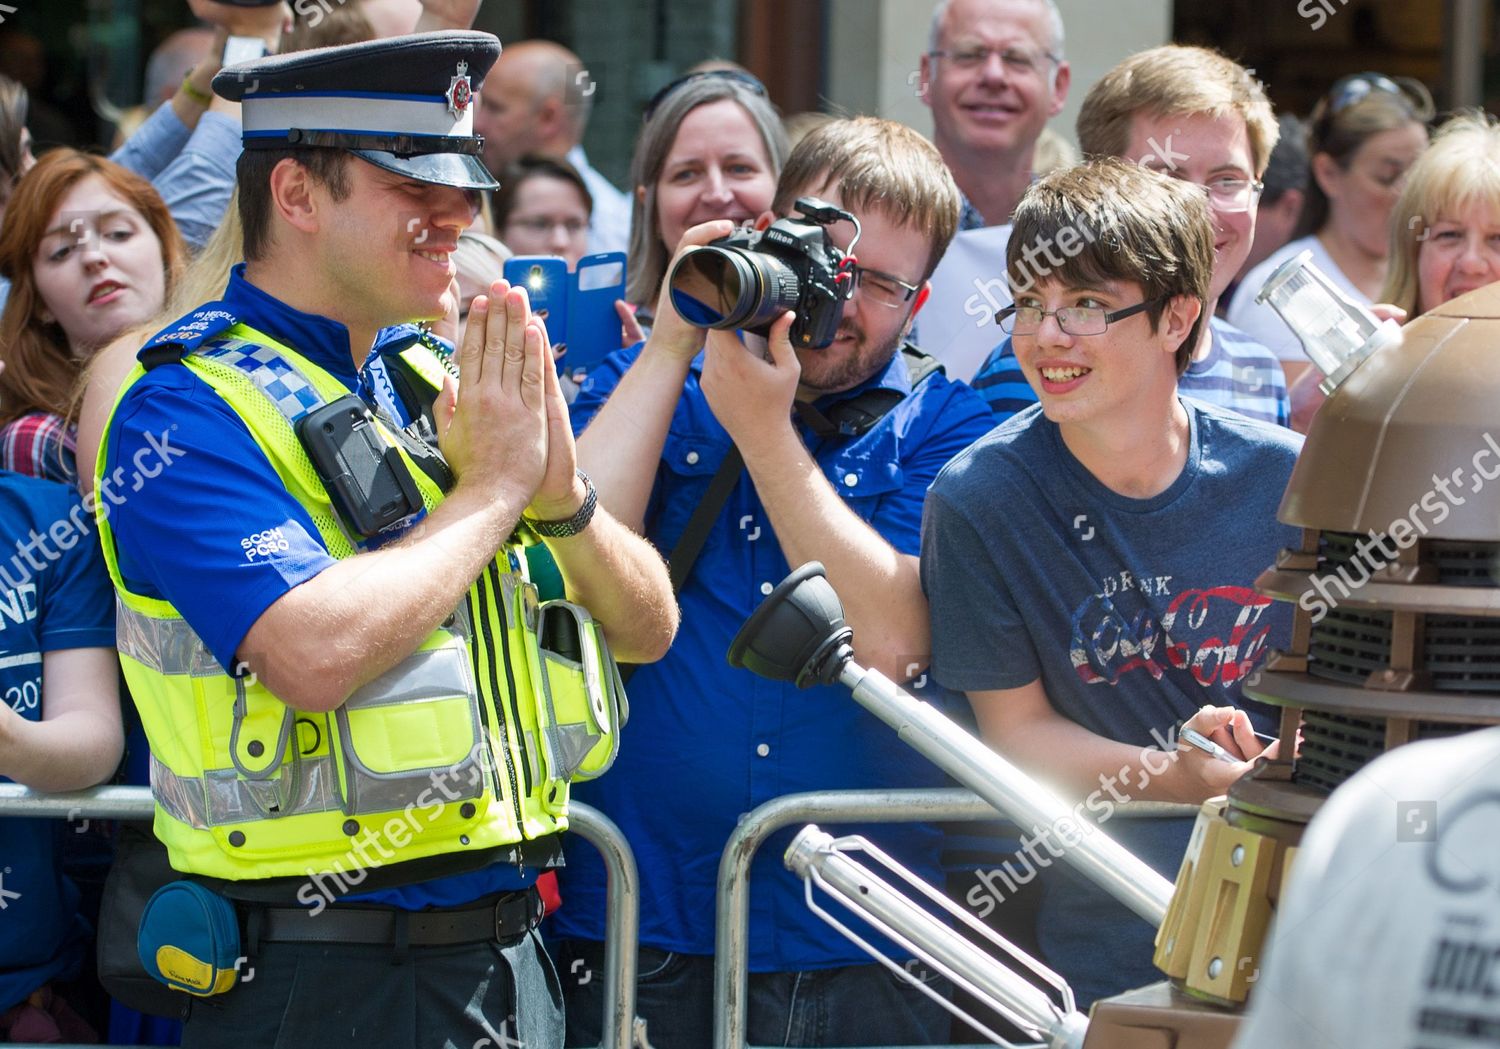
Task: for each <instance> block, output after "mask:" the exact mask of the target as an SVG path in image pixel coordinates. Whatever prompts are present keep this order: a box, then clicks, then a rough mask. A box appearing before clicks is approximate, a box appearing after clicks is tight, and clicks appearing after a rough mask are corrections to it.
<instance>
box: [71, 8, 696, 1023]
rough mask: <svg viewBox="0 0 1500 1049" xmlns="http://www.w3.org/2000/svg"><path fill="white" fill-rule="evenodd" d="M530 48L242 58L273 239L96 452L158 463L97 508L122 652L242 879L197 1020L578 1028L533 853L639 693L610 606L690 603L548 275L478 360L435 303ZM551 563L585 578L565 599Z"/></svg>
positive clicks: (152, 718) (431, 40)
mask: <svg viewBox="0 0 1500 1049" xmlns="http://www.w3.org/2000/svg"><path fill="white" fill-rule="evenodd" d="M499 50H500V47H499V42H498V41H497V40H496V39H495V38H494V37H493V36H491V35H489V34H485V33H471V32H451V33H434V34H423V35H417V36H408V37H401V38H395V39H391V40H383V41H377V42H372V43H368V44H357V45H352V46H349V47H340V48H328V49H323V50H318V51H308V52H301V53H298V54H293V55H285V56H280V57H274V58H267V59H262V60H258V61H256V62H253V63H246V64H243V65H240V66H237V67H232V68H229V69H226V70H224V71H222V72H221V73H220V74H219V75H218V77H216V78H215V81H214V89H215V91H217V92H218V93H219V94H221V95H222V96H224V97H227V98H230V99H234V100H238V101H241V102H242V103H243V116H244V143H245V147H246V148H245V153H244V155H243V157H242V158H241V161H240V164H239V168H238V182H239V190H240V214H241V218H242V220H243V223H244V228H245V244H244V247H245V259H246V261H245V263H244V264H242V265H240V266H237V267H236V268H235V269H234V271H233V273H232V275H231V277H230V281H229V285H228V287H227V288H226V289H225V291H224V294H223V296H222V299H221V300H220V301H218V302H214V303H209V304H207V305H205V306H204V307H202V308H200V309H198V310H196V311H194V312H193V313H192V314H190V315H189V316H187V317H185V318H183V319H182V320H180V321H178V322H177V323H175V324H173V325H172V326H170V327H169V328H167V329H166V330H164V331H163V332H161V333H160V334H158V335H157V336H156V337H154V338H153V339H152V340H151V341H150V342H149V343H148V344H147V345H146V346H145V347H144V348H143V349H142V351H141V353H140V357H139V359H140V364H141V366H140V367H139V368H137V370H136V371H135V372H134V373H133V374H132V376H131V378H130V380H128V381H127V383H126V385H125V387H124V389H123V392H122V393H121V395H120V398H119V400H118V401H117V402H116V405H115V409H114V412H113V415H112V417H111V420H110V423H109V426H108V429H107V431H106V436H105V444H104V447H103V448H102V450H101V454H100V459H99V464H98V474H97V480H98V483H99V485H101V486H102V485H103V484H104V483H105V481H106V479H108V478H114V477H116V476H117V475H119V476H122V477H123V476H130V475H131V471H130V469H129V467H130V464H131V463H133V462H140V461H142V460H143V459H149V460H150V461H151V462H153V463H160V465H159V467H158V468H157V471H156V473H155V474H153V475H149V476H146V475H143V474H138V476H140V480H139V483H137V484H134V485H130V486H122V485H120V484H118V483H115V484H114V486H113V489H112V490H115V491H117V492H118V493H119V496H118V498H119V501H118V504H117V505H114V504H113V500H112V501H111V502H109V503H106V502H105V501H104V500H101V501H100V505H101V508H102V509H101V511H100V515H101V518H102V522H101V524H102V527H101V532H102V537H103V541H104V547H105V551H106V560H107V561H108V562H109V565H110V571H111V574H112V576H113V578H114V582H115V585H116V589H117V593H118V597H119V622H120V630H121V635H120V640H119V647H120V651H121V662H122V664H123V666H124V669H125V672H126V676H127V678H128V679H129V682H130V685H131V688H132V691H133V693H134V696H135V698H136V701H137V703H138V705H139V706H140V708H141V714H142V720H143V722H144V723H145V726H146V730H147V734H148V736H149V738H150V742H151V751H152V759H153V769H152V786H153V792H154V796H155V798H156V803H157V808H156V820H155V827H156V832H157V835H158V836H159V837H160V838H161V839H162V840H163V841H164V842H165V843H166V845H167V847H168V851H169V853H170V856H171V859H172V863H173V866H174V867H176V868H177V869H178V870H179V871H183V872H186V873H189V874H192V875H194V876H196V877H197V878H198V879H199V880H201V881H203V882H205V883H206V884H208V885H210V886H212V887H213V888H215V889H216V890H217V891H219V892H220V893H221V894H222V895H225V896H228V897H231V898H234V899H235V900H236V909H237V911H238V915H239V923H240V926H241V929H240V931H241V934H242V936H243V938H244V944H243V947H242V951H243V953H244V954H245V955H246V956H248V958H249V964H250V965H251V966H253V968H254V975H253V979H249V978H246V977H244V976H242V978H241V980H240V981H239V984H238V985H237V986H235V987H234V988H233V989H232V990H230V991H228V992H227V993H225V994H221V995H217V996H212V997H205V998H203V999H201V1001H195V1003H194V1005H193V1007H192V1010H191V1014H190V1016H189V1017H188V1021H187V1028H186V1033H185V1037H184V1044H185V1045H188V1046H219V1045H225V1046H227V1045H230V1044H233V1045H235V1046H243V1045H268V1046H269V1045H273V1044H274V1045H320V1046H322V1045H350V1046H353V1045H359V1046H362V1047H370V1046H387V1045H388V1046H393V1047H394V1046H400V1047H403V1049H405V1047H409V1046H412V1045H416V1044H421V1045H431V1046H434V1047H436V1046H441V1045H457V1046H469V1045H473V1044H476V1042H479V1041H480V1040H481V1039H483V1038H489V1039H490V1040H491V1042H492V1043H493V1044H514V1043H518V1042H524V1044H526V1045H527V1046H560V1045H561V1044H562V1034H561V1016H560V1009H561V1004H560V998H559V994H558V985H557V981H556V978H555V975H554V974H553V973H552V972H551V970H550V963H549V962H548V961H547V959H546V956H545V954H544V953H543V951H542V948H541V945H540V943H539V941H538V939H537V936H536V934H535V932H534V931H533V930H534V928H535V925H536V923H537V921H538V920H539V917H540V906H539V903H538V898H537V895H536V892H535V889H534V887H533V886H532V882H533V880H534V878H535V876H536V873H537V871H538V870H540V869H546V868H547V867H549V866H551V865H553V864H554V863H555V861H556V858H557V856H558V854H559V849H558V847H557V839H558V832H559V831H561V830H563V829H565V827H566V813H567V782H568V779H569V778H570V777H571V776H572V774H573V773H574V771H575V770H576V769H577V767H578V766H579V765H580V764H583V763H585V762H586V761H587V760H589V759H590V758H591V757H593V755H594V751H591V750H590V747H591V746H593V745H594V744H595V743H596V741H599V740H601V739H602V738H603V736H604V735H605V734H607V732H608V730H609V729H611V728H612V727H614V726H613V725H612V724H610V723H609V722H610V720H611V719H610V718H608V717H605V716H602V715H596V714H589V715H588V716H587V717H584V716H583V715H580V714H579V713H578V712H579V711H580V710H582V709H585V708H590V707H591V709H593V710H595V711H599V710H603V711H605V712H606V713H608V712H609V711H610V710H612V709H613V701H614V700H615V699H617V698H618V697H617V696H616V695H615V693H614V690H613V686H612V682H611V681H610V680H608V679H609V678H610V677H611V675H609V674H608V668H609V667H610V665H611V662H610V659H609V657H608V652H607V650H606V649H605V648H604V647H603V646H602V642H600V641H599V631H598V630H597V629H596V628H597V627H602V632H603V633H604V634H607V636H608V641H609V644H610V645H611V646H613V649H614V652H615V653H616V654H618V655H619V656H620V657H621V658H625V659H630V660H651V659H654V658H657V657H658V656H660V655H661V653H662V652H663V651H664V650H665V649H666V647H667V646H668V645H669V643H670V641H671V637H672V634H673V632H674V630H675V628H676V611H675V606H674V604H673V601H672V598H671V592H670V586H669V584H668V581H667V578H666V573H665V571H664V568H663V566H662V563H661V560H660V558H659V557H658V556H657V555H656V554H655V553H654V552H653V551H652V550H651V548H650V547H649V546H647V545H646V543H645V542H644V541H643V540H641V539H640V538H638V537H637V536H635V535H634V534H632V533H631V532H630V531H628V530H627V529H626V528H624V527H623V526H621V525H620V524H619V523H617V522H616V521H615V520H614V519H612V518H611V517H610V515H609V514H608V513H607V512H605V511H604V510H603V509H602V508H599V507H598V505H597V503H596V499H595V495H594V489H593V485H592V482H591V481H590V480H589V479H588V478H587V477H586V476H584V475H583V474H582V473H580V472H579V471H578V470H577V466H576V462H575V453H574V447H573V439H572V436H571V432H570V428H569V423H568V413H567V407H566V405H565V403H564V401H563V399H562V396H561V393H560V391H559V389H558V384H557V378H556V371H555V368H554V365H553V361H552V356H551V352H550V349H549V347H548V345H547V341H546V336H545V330H544V328H543V326H542V324H541V323H540V322H539V321H537V320H536V319H535V318H534V317H533V316H532V315H531V313H530V310H529V308H528V304H527V300H526V295H525V293H524V291H523V290H522V289H519V288H516V289H512V288H509V287H508V286H507V285H506V284H505V283H504V282H501V281H497V282H496V283H495V284H494V285H493V286H492V288H491V289H490V294H489V295H488V296H487V297H481V298H479V299H477V300H476V301H475V302H474V304H473V306H472V308H471V312H470V318H469V323H468V327H467V329H466V330H465V332H464V335H463V338H462V343H461V346H460V347H459V349H458V350H457V352H456V355H455V356H456V360H449V359H448V355H449V354H450V353H452V347H450V346H447V345H446V344H442V343H439V342H437V341H436V340H433V339H431V338H430V337H427V336H424V335H422V334H421V332H420V330H419V329H418V328H417V327H416V326H415V325H414V324H413V323H411V322H418V321H423V320H430V319H433V318H437V317H441V316H443V315H444V314H445V313H446V312H447V311H448V309H449V307H450V306H451V302H450V300H449V296H450V291H449V288H450V284H451V281H452V277H453V272H454V267H453V262H452V259H451V255H452V252H453V250H454V248H455V246H456V244H457V240H458V235H459V232H460V231H461V230H462V229H463V228H464V227H465V226H467V225H468V223H469V221H470V209H469V202H468V199H467V197H466V194H467V192H468V191H471V190H476V189H484V188H490V187H493V186H494V180H493V179H492V178H491V177H490V176H489V174H488V172H486V171H485V169H484V167H483V165H482V164H481V163H480V161H479V159H478V153H479V151H480V148H481V144H482V141H481V139H479V138H478V137H477V136H475V135H474V133H473V100H474V94H475V92H476V91H477V89H478V86H479V82H480V81H481V80H482V78H483V77H484V75H485V73H486V71H487V70H488V69H489V68H490V66H491V65H492V64H493V62H494V61H495V58H496V56H497V55H498V54H499ZM455 365H456V372H457V374H458V375H459V376H461V378H462V384H461V385H460V384H458V383H456V382H455V381H454V379H453V377H452V375H451V374H449V372H450V371H452V370H454V366H455ZM153 450H154V451H153ZM523 535H526V536H531V537H533V538H534V537H536V536H539V537H540V538H541V542H535V541H533V542H531V544H530V545H526V544H525V543H522V542H519V541H518V538H519V537H520V536H523ZM553 562H555V565H556V568H557V570H559V571H560V574H561V577H562V580H563V582H564V584H565V586H566V591H567V595H568V597H569V598H570V599H571V601H572V602H574V604H567V605H543V606H541V607H540V608H539V607H538V605H537V601H536V592H535V590H534V588H532V587H531V586H530V584H529V583H528V582H527V577H528V572H529V566H541V565H549V564H551V563H553ZM579 606H582V607H583V608H587V609H589V610H590V611H591V612H592V617H590V615H589V614H588V613H585V612H583V611H582V610H581V608H580V607H579ZM555 613H560V614H562V616H563V618H564V619H566V620H567V625H566V628H564V627H561V626H558V623H559V620H558V615H557V614H555ZM554 650H555V651H554ZM579 666H588V667H590V668H592V669H593V670H595V671H597V670H598V669H599V668H604V673H603V674H602V675H601V674H600V673H597V672H596V673H592V674H590V675H589V676H588V680H585V675H583V674H582V673H581V672H575V671H576V668H578V667H579ZM601 676H602V677H603V678H604V679H605V680H603V681H601V680H600V679H601ZM600 690H603V694H601V693H600ZM570 711H571V712H572V713H569V712H570ZM598 746H605V743H603V742H599V743H598ZM585 752H587V753H585ZM504 1039H509V1041H505V1040H504Z"/></svg>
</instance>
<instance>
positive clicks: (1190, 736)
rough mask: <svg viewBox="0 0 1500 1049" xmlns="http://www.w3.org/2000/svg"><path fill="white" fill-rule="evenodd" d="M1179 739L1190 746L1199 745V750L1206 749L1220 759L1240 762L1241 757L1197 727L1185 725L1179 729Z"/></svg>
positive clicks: (1233, 762) (1206, 751)
mask: <svg viewBox="0 0 1500 1049" xmlns="http://www.w3.org/2000/svg"><path fill="white" fill-rule="evenodd" d="M1177 739H1178V740H1179V741H1180V742H1181V743H1186V744H1188V745H1189V746H1192V747H1197V748H1198V749H1199V750H1201V751H1204V752H1205V753H1207V754H1211V755H1212V756H1213V757H1214V758H1216V759H1217V760H1219V761H1227V762H1229V763H1230V764H1238V763H1239V761H1240V759H1239V758H1237V757H1235V756H1234V755H1233V754H1231V753H1229V751H1227V750H1225V749H1224V748H1223V747H1221V746H1219V745H1218V744H1217V743H1215V742H1214V741H1213V740H1211V739H1209V738H1208V737H1207V736H1205V735H1204V734H1203V733H1201V732H1199V731H1197V730H1196V729H1190V728H1187V727H1186V726H1184V727H1183V728H1181V729H1179V730H1178V731H1177Z"/></svg>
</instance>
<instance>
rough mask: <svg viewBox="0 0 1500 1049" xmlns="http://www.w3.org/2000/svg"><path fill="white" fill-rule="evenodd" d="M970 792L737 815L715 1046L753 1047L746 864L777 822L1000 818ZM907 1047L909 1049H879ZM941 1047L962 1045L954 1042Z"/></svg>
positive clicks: (726, 883) (719, 941)
mask: <svg viewBox="0 0 1500 1049" xmlns="http://www.w3.org/2000/svg"><path fill="white" fill-rule="evenodd" d="M1197 811H1198V807H1197V806H1196V805H1174V804H1170V803H1165V802H1149V801H1148V802H1142V801H1133V802H1130V803H1129V804H1123V805H1117V806H1115V809H1114V816H1115V817H1117V818H1121V817H1123V818H1131V819H1161V818H1168V817H1178V816H1191V815H1194V814H1196V812H1197ZM1002 818H1004V817H1002V816H1001V815H1000V814H999V813H997V812H996V810H995V808H994V807H993V806H991V805H990V804H989V802H987V801H985V800H984V799H983V798H980V797H979V796H978V795H977V794H975V793H973V792H972V791H968V790H962V789H953V788H950V789H946V790H846V791H816V792H812V793H806V794H787V795H784V796H782V797H779V798H773V799H772V800H771V801H768V802H766V803H765V804H764V805H761V806H760V807H759V808H756V809H755V810H753V811H751V812H749V813H746V814H745V815H744V816H743V817H741V819H740V822H739V825H738V826H737V827H736V828H735V831H734V833H733V834H732V835H730V838H729V841H728V843H727V844H726V845H725V847H724V854H723V856H722V857H721V858H720V860H719V887H718V898H719V909H718V914H717V915H716V916H715V921H716V931H715V939H714V947H715V951H714V1044H713V1049H759V1047H752V1046H750V1045H749V1043H748V1042H747V1041H746V1037H745V1028H746V1018H747V1015H748V1004H749V1003H748V998H747V989H748V986H749V967H750V946H749V937H748V928H749V923H750V864H751V862H752V861H753V860H754V859H755V854H756V853H757V852H758V851H759V849H760V847H761V846H762V845H763V844H765V841H766V839H767V838H768V837H769V836H770V835H772V834H773V833H775V832H776V831H778V830H781V829H782V828H783V827H789V826H794V825H799V824H804V823H906V822H915V823H926V822H931V821H935V820H985V819H1002ZM885 1049H907V1047H885ZM942 1049H961V1047H957V1046H949V1047H942Z"/></svg>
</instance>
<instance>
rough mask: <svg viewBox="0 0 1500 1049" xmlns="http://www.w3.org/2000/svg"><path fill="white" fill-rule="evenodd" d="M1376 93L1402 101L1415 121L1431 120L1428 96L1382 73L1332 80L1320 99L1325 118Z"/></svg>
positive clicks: (1423, 90) (1416, 85)
mask: <svg viewBox="0 0 1500 1049" xmlns="http://www.w3.org/2000/svg"><path fill="white" fill-rule="evenodd" d="M1376 93H1379V94H1383V95H1394V96H1396V97H1397V98H1399V99H1401V100H1403V101H1404V102H1405V103H1406V105H1407V108H1408V109H1410V110H1411V114H1412V116H1413V117H1414V118H1415V119H1417V120H1423V121H1426V120H1431V119H1432V116H1433V105H1432V96H1431V95H1430V94H1428V92H1427V89H1426V88H1425V87H1423V86H1422V85H1421V83H1419V82H1418V81H1415V80H1410V79H1409V78H1407V77H1402V78H1401V79H1400V80H1399V81H1397V80H1393V79H1391V78H1390V77H1388V76H1386V75H1385V74H1384V73H1354V74H1352V75H1351V76H1346V77H1340V78H1339V79H1338V80H1335V81H1334V83H1333V86H1332V87H1331V88H1329V89H1328V94H1327V95H1325V96H1324V98H1325V100H1326V102H1327V109H1326V111H1325V115H1326V116H1329V117H1332V116H1334V115H1335V114H1337V113H1341V112H1343V111H1344V110H1346V109H1348V108H1349V107H1350V106H1352V105H1354V104H1355V103H1357V102H1362V101H1364V100H1365V99H1366V98H1369V97H1370V96H1371V95H1372V94H1376Z"/></svg>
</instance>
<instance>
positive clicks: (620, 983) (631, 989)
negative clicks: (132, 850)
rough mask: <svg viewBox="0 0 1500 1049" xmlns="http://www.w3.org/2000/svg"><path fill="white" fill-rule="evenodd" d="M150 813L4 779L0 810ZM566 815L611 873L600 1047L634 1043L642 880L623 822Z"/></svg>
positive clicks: (103, 792)
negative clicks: (621, 823)
mask: <svg viewBox="0 0 1500 1049" xmlns="http://www.w3.org/2000/svg"><path fill="white" fill-rule="evenodd" d="M151 814H152V804H151V791H150V790H149V789H147V788H146V787H95V788H94V789H92V790H79V791H68V792H66V793H59V794H42V793H38V792H36V791H33V790H29V789H27V788H26V787H23V786H21V785H20V784H18V783H0V816H34V817H52V818H56V819H69V820H71V819H80V818H81V819H103V820H141V819H150V818H151ZM568 821H569V828H570V831H571V832H572V833H574V834H577V835H578V836H579V837H580V838H582V839H584V840H585V841H587V842H588V843H589V844H591V845H593V846H594V847H595V848H596V849H598V850H599V853H600V855H601V856H603V857H604V868H605V871H606V872H607V876H608V883H607V886H606V897H605V916H606V921H607V923H608V925H607V929H608V932H607V934H606V939H605V945H604V1038H603V1041H602V1043H601V1044H600V1047H599V1049H631V1047H632V1046H633V1045H634V1044H635V1035H634V1027H635V974H636V966H637V961H638V955H637V951H636V940H637V938H638V937H639V935H640V880H639V875H638V874H637V872H636V866H635V856H634V854H633V853H631V851H630V845H629V843H628V842H626V840H625V835H624V834H622V833H621V832H620V828H619V827H617V826H615V824H614V823H613V821H611V820H610V819H609V817H607V816H605V815H604V814H603V813H602V812H600V811H599V810H598V809H595V808H591V807H590V806H588V805H584V804H581V803H579V802H573V803H572V804H571V805H570V806H569V808H568ZM21 1049H25V1047H21ZM38 1049H41V1047H38ZM47 1049H69V1047H65V1046H64V1047H59V1046H50V1047H47Z"/></svg>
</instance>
